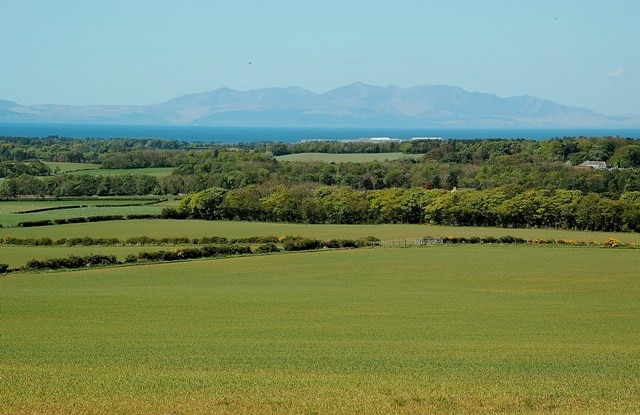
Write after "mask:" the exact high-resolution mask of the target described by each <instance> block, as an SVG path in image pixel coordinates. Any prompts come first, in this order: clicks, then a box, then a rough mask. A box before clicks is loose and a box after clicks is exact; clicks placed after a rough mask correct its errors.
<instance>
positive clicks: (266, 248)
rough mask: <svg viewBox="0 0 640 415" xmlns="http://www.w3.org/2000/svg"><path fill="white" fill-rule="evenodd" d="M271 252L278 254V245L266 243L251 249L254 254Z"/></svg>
mask: <svg viewBox="0 0 640 415" xmlns="http://www.w3.org/2000/svg"><path fill="white" fill-rule="evenodd" d="M271 252H280V248H278V245H276V244H274V243H266V244H261V245H258V246H256V247H255V248H254V249H253V253H254V254H268V253H271Z"/></svg>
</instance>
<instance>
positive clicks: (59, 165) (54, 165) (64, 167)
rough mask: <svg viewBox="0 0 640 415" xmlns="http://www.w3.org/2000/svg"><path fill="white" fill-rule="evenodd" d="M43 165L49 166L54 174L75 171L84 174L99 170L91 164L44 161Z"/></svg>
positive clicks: (96, 165) (97, 166)
mask: <svg viewBox="0 0 640 415" xmlns="http://www.w3.org/2000/svg"><path fill="white" fill-rule="evenodd" d="M44 164H46V165H47V166H49V168H50V169H51V170H52V171H53V173H54V174H64V173H71V172H77V171H82V172H83V173H86V170H95V169H99V168H100V165H99V164H91V163H63V162H57V161H45V162H44Z"/></svg>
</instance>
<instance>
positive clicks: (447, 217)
mask: <svg viewBox="0 0 640 415" xmlns="http://www.w3.org/2000/svg"><path fill="white" fill-rule="evenodd" d="M169 210H171V209H169ZM165 216H167V217H181V218H195V219H208V220H215V219H227V220H253V221H269V222H300V223H330V224H379V223H415V224H419V223H431V224H438V225H458V226H494V227H505V228H558V229H576V230H591V231H611V232H613V231H638V230H640V192H637V191H635V192H627V193H624V194H623V195H622V196H621V197H620V198H618V199H609V198H607V197H605V196H602V195H599V194H596V193H588V194H583V193H581V192H579V191H571V190H564V189H556V190H545V189H528V190H527V189H524V188H521V187H518V186H506V187H500V188H495V189H488V190H459V191H446V190H441V189H431V190H427V189H424V188H410V189H404V188H390V189H380V190H356V189H352V188H349V187H345V186H312V185H309V184H305V185H295V186H288V187H287V186H283V185H275V186H272V187H260V186H248V187H245V188H242V189H232V190H227V189H223V188H210V189H206V190H203V191H201V192H197V193H194V194H191V195H188V196H186V197H184V198H183V199H182V200H181V202H180V204H179V206H178V207H177V209H175V211H174V212H172V213H168V212H165Z"/></svg>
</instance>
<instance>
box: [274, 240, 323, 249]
mask: <svg viewBox="0 0 640 415" xmlns="http://www.w3.org/2000/svg"><path fill="white" fill-rule="evenodd" d="M282 243H283V244H284V250H285V251H310V250H313V249H319V248H322V246H323V243H322V241H319V240H317V239H310V238H302V237H300V236H285V237H284V238H282Z"/></svg>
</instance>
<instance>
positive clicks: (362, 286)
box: [0, 246, 640, 414]
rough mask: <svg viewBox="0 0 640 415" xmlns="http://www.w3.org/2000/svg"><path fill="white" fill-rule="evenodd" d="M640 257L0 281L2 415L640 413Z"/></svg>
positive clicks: (333, 256)
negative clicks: (108, 414)
mask: <svg viewBox="0 0 640 415" xmlns="http://www.w3.org/2000/svg"><path fill="white" fill-rule="evenodd" d="M639 267H640V256H638V255H637V251H636V250H615V249H598V248H576V247H546V246H535V247H532V246H492V247H487V246H440V247H429V248H408V249H380V248H377V249H362V250H350V251H349V250H348V251H330V252H314V253H297V254H283V255H272V256H260V257H244V258H230V259H223V260H212V261H193V262H182V263H173V264H161V265H147V266H132V267H119V268H105V269H93V270H82V271H74V272H60V273H45V274H42V273H36V274H12V275H9V276H5V277H2V278H0V304H2V307H1V308H0V333H2V337H1V339H0V341H1V346H2V347H1V348H0V354H1V356H0V357H1V358H0V383H1V385H0V386H1V388H0V391H1V392H0V413H11V414H31V413H82V414H104V413H130V414H147V413H158V414H163V413H164V414H169V413H172V414H173V413H177V414H193V413H245V414H275V413H337V414H340V413H342V414H353V413H367V414H388V413H400V414H404V413H407V414H409V413H451V414H453V413H455V414H465V413H466V414H481V413H487V414H488V413H552V414H567V413H568V414H583V413H591V414H597V413H603V414H604V413H607V414H610V413H637V411H638V410H639V409H640V329H639V326H638V323H637V322H638V320H639V319H640V302H638V298H639V295H640V280H639V279H638V278H637V275H636V270H637V269H638V268H639Z"/></svg>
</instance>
